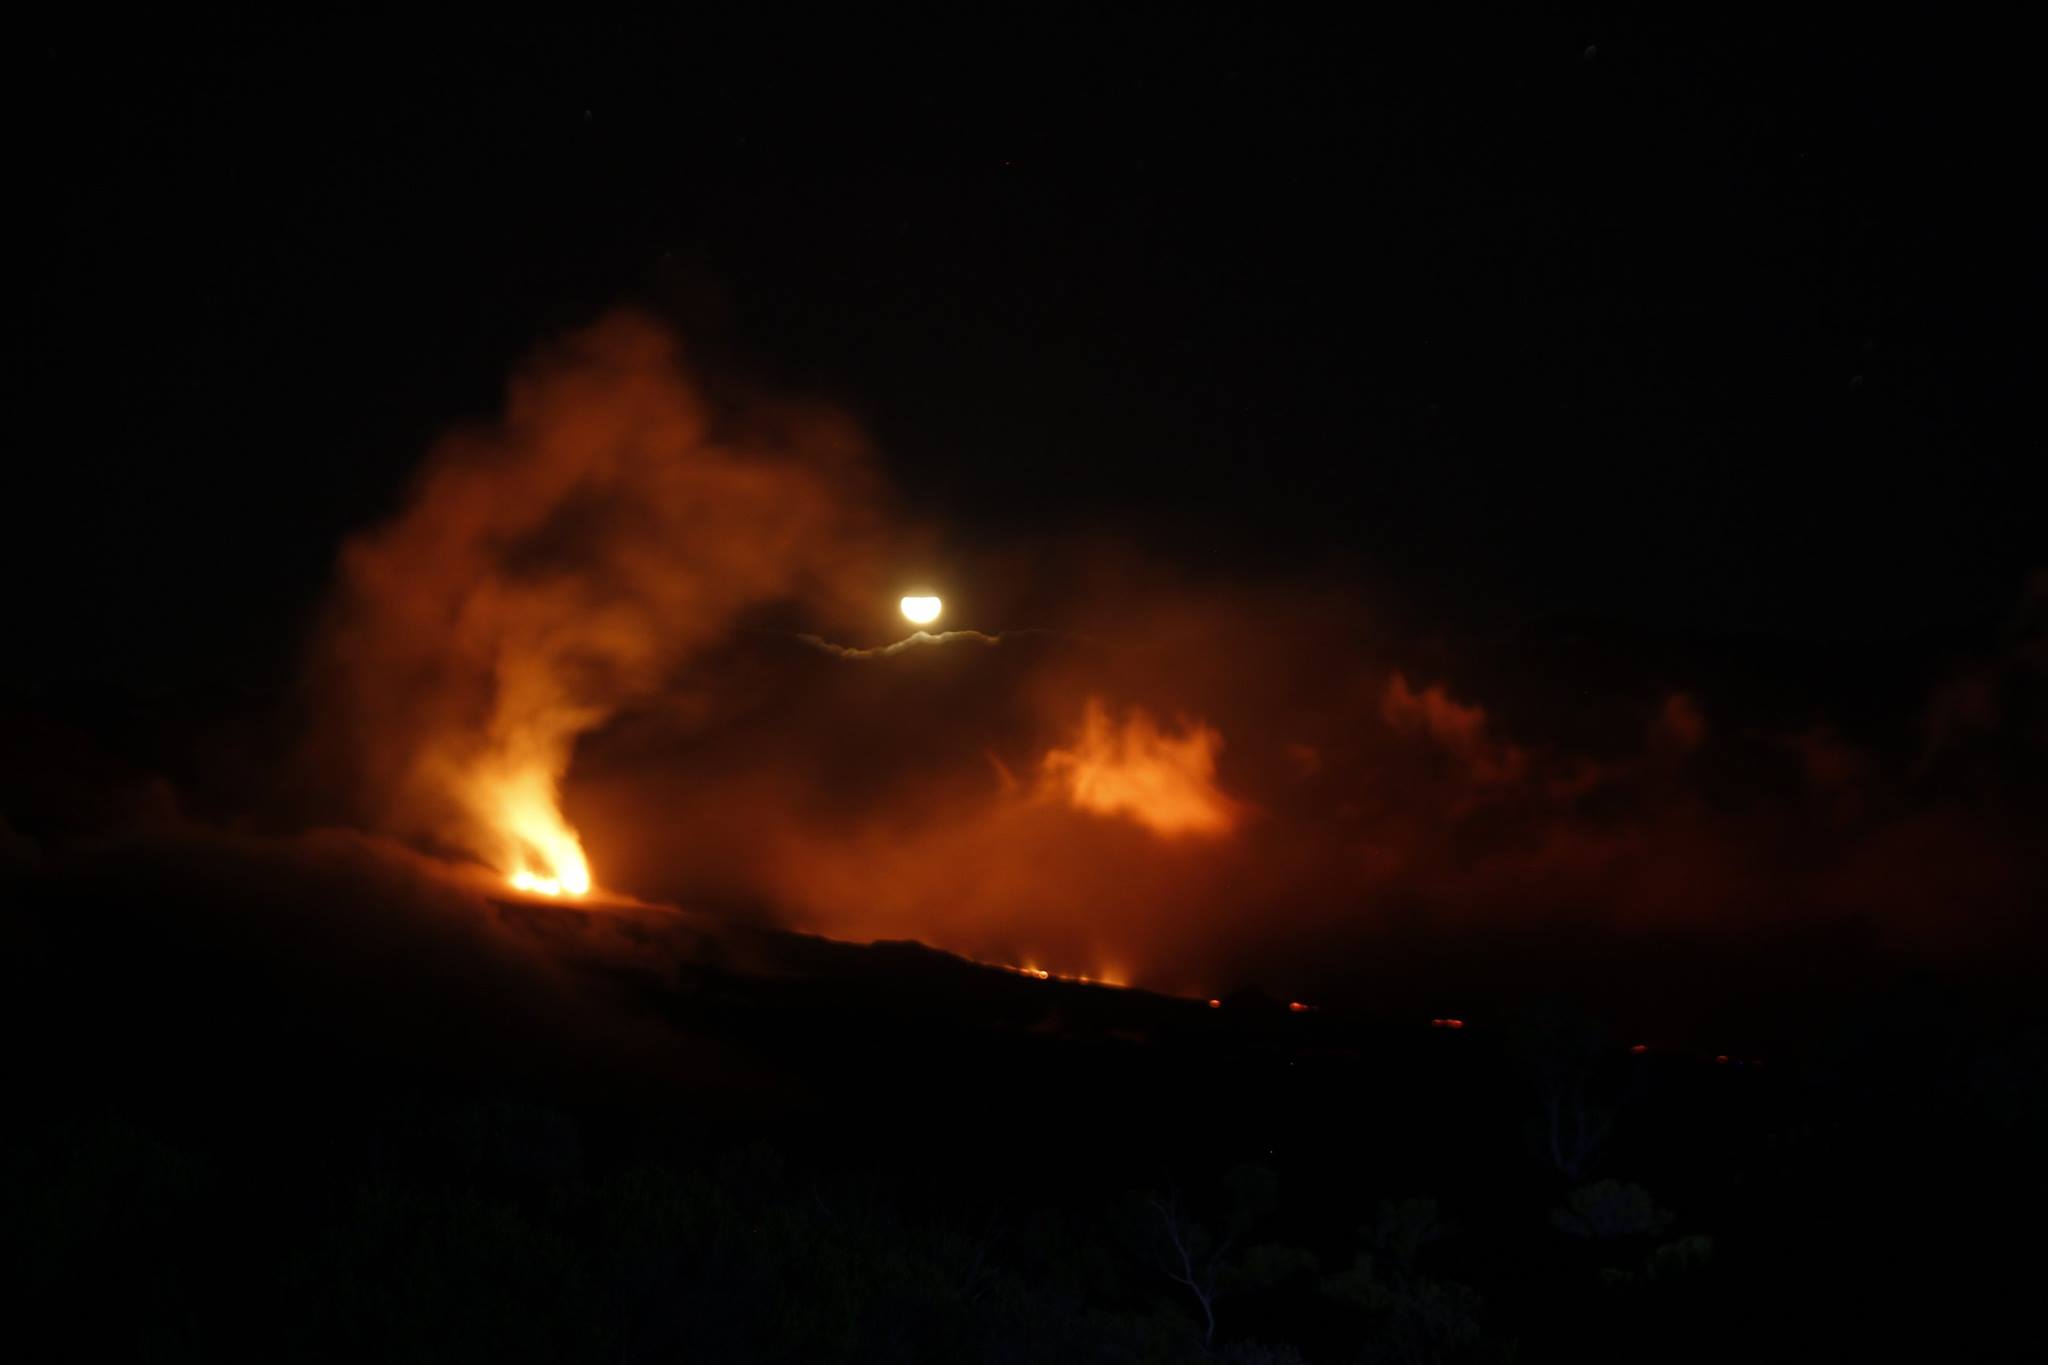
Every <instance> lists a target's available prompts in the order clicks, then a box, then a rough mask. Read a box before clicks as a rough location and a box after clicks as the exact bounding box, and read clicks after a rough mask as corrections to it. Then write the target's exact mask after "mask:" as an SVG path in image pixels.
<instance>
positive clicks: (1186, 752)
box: [1044, 697, 1238, 838]
mask: <svg viewBox="0 0 2048 1365" xmlns="http://www.w3.org/2000/svg"><path fill="white" fill-rule="evenodd" d="M1222 747H1223V736H1222V735H1221V734H1219V733H1218V732H1217V731H1215V730H1213V729H1211V728H1210V727H1209V726H1207V725H1204V724H1201V723H1200V722H1195V723H1192V724H1190V725H1188V726H1187V727H1186V728H1185V730H1184V731H1183V733H1181V734H1173V733H1170V732H1169V731H1167V730H1165V729H1162V728H1161V727H1160V725H1159V723H1158V722H1157V721H1156V720H1154V719H1153V718H1152V715H1151V713H1150V712H1148V711H1146V710H1145V709H1144V708H1143V707H1137V706H1134V707H1132V708H1131V710H1130V713H1129V714H1128V715H1127V716H1126V717H1125V719H1124V721H1123V723H1122V724H1121V725H1119V724H1118V723H1117V722H1116V721H1114V720H1113V719H1111V717H1110V713H1109V708H1108V707H1107V706H1106V705H1104V704H1103V702H1102V699H1101V698H1099V697H1091V698H1089V700H1088V704H1087V706H1086V707H1084V708H1083V710H1082V713H1081V733H1080V734H1079V735H1078V736H1077V737H1076V738H1075V741H1074V743H1073V744H1072V745H1071V746H1068V747H1066V748H1058V749H1054V750H1052V751H1051V752H1050V753H1048V754H1046V756H1045V762H1044V769H1045V774H1046V776H1047V777H1048V778H1049V779H1050V780H1051V781H1052V782H1053V783H1055V784H1056V785H1057V786H1059V787H1062V788H1064V789H1065V793H1066V797H1067V800H1068V801H1069V802H1070V803H1071V804H1072V805H1073V807H1074V808H1075V809H1076V810H1084V811H1088V812H1089V813H1091V814H1094V815H1104V816H1121V817H1124V818H1125V819H1130V820H1135V821H1137V822H1138V823H1139V824H1141V825H1144V826H1145V827H1146V828H1147V829H1150V830H1151V831H1152V832H1153V833H1155V834H1160V835H1164V836H1166V837H1167V838H1176V837H1179V836H1182V835H1204V836H1209V837H1214V836H1216V835H1220V834H1227V833H1229V832H1230V830H1231V829H1232V828H1233V827H1234V826H1235V825H1236V824H1237V816H1238V808H1237V806H1236V803H1234V802H1233V801H1231V799H1230V798H1229V797H1227V796H1225V795H1224V794H1223V791H1222V789H1221V788H1219V787H1218V786H1217V785H1216V754H1217V751H1218V750H1220V749H1221V748H1222Z"/></svg>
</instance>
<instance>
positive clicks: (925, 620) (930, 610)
mask: <svg viewBox="0 0 2048 1365" xmlns="http://www.w3.org/2000/svg"><path fill="white" fill-rule="evenodd" d="M941 605H942V604H941V603H940V601H939V599H938V598H936V597H906V598H904V599H903V614H904V616H905V617H907V618H908V619H909V620H910V622H911V624H913V625H919V626H928V625H930V624H931V623H932V622H934V621H936V620H938V619H939V609H940V607H941Z"/></svg>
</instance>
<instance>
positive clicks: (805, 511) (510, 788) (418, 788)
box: [315, 314, 870, 894]
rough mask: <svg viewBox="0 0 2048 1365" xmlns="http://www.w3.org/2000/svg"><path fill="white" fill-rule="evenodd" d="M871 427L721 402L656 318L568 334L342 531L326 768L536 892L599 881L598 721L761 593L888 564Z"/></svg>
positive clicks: (366, 800) (356, 792)
mask: <svg viewBox="0 0 2048 1365" xmlns="http://www.w3.org/2000/svg"><path fill="white" fill-rule="evenodd" d="M866 470H867V464H866V460H865V457H864V453H863V450H862V447H861V444H860V442H859V440H858V438H857V436H856V435H855V433H854V432H853V431H852V430H851V428H850V427H849V426H848V425H847V424H846V423H845V422H843V421H841V420H839V419H837V418H834V417H833V416H831V415H830V414H826V413H819V412H815V411H808V410H800V409H795V408H791V407H788V406H778V407H775V408H773V409H763V408H753V409H746V410H739V411H734V410H728V409H723V408H717V407H714V405H713V404H712V403H710V402H709V401H708V400H707V398H706V397H705V395H704V394H703V392H702V391H701V390H700V389H699V388H698V387H697V386H695V385H694V384H693V383H692V381H691V380H690V379H689V378H688V377H687V376H686V374H685V372H684V370H683V369H682V367H681V365H680V362H679V358H678V355H677V351H676V347H675V344H674V342H673V340H672V339H671V338H670V337H669V336H668V335H667V334H666V333H665V332H664V331H663V330H662V329H661V328H659V327H658V326H656V325H655V324H653V323H652V322H650V321H647V320H645V319H643V318H640V317H637V316H633V315H625V314H622V315H615V316H613V317H610V318H608V319H606V320H604V321H602V322H600V323H598V324H597V325H595V326H593V327H591V328H589V329H588V330H585V331H583V332H581V333H578V334H576V335H574V336H571V337H569V338H568V339H566V340H564V341H562V342H560V343H559V344H557V345H555V346H554V347H552V348H551V349H549V350H548V351H546V352H545V353H544V354H542V355H541V356H540V357H539V358H538V359H537V360H536V361H535V362H534V363H533V364H531V365H530V366H528V367H527V368H526V370H525V371H524V372H523V373H522V374H521V375H519V376H518V377H517V378H516V379H515V380H514V382H513V383H512V385H511V389H510V395H509V399H508V402H507V405H506V410H505V413H504V415H503V417H502V419H500V420H499V421H498V422H496V423H495V424H493V425H491V426H490V427H488V428H486V429H483V430H476V431H470V432H466V433H463V434H460V435H457V436H453V437H450V438H448V439H446V440H444V441H443V442H441V443H440V444H439V445H438V446H437V447H436V448H435V449H434V451H433V452H432V453H431V454H430V456H429V458H428V459H427V461H426V463H425V466H424V468H423V469H422V471H421V473H420V475H419V477H418V479H417V482H416V484H415V486H414V487H413V489H412V490H411V493H410V496H409V497H408V499H407V501H406V505H405V507H404V510H403V511H401V512H400V513H399V514H398V516H397V517H395V518H394V519H393V520H391V521H390V522H388V523H387V524H385V525H383V526H380V527H377V528H375V529H373V530H371V531H369V532H367V533H365V534H362V535H360V536H358V537H356V538H355V539H354V540H352V541H351V542H350V543H349V544H348V545H347V546H346V547H345V548H344V550H343V552H342V555H341V562H340V566H339V575H338V579H339V581H338V583H337V585H336V587H335V590H334V595H333V599H332V602H331V604H330V607H329V612H328V616H327V618H326V621H325V624H324V629H323V630H322V631H321V633H320V635H319V637H318V640H317V643H316V649H315V688H316V691H317V692H318V694H319V699H320V701H321V703H322V706H321V711H322V718H323V722H322V723H323V730H322V733H321V738H320V741H319V743H320V745H321V747H322V748H323V749H325V750H327V752H326V753H325V754H324V755H323V756H324V758H325V759H326V760H327V761H326V763H325V764H324V765H323V766H324V770H325V771H328V772H333V771H336V770H337V769H339V770H340V771H342V772H345V773H347V774H348V775H349V782H348V787H349V794H350V796H351V797H352V799H353V802H354V804H355V807H356V809H355V812H354V813H355V815H356V817H357V818H359V819H362V820H365V821H367V822H368V823H370V824H372V825H374V826H376V827H378V828H381V829H383V830H385V831H386V832H388V833H392V834H395V835H398V836H400V837H403V838H407V839H412V840H416V841H421V842H423V843H425V844H427V845H428V846H434V847H440V848H442V849H444V850H446V851H449V852H455V853H460V854H466V855H469V856H471V857H473V858H475V859H478V860H480V861H482V862H484V863H486V864H488V865H489V866H491V867H493V868H495V869H497V870H498V871H499V872H500V873H502V874H504V875H505V876H506V877H507V878H509V879H511V880H512V881H513V883H514V884H515V885H517V886H520V887H522V888H525V889H529V890H534V891H540V892H545V893H548V894H559V893H561V892H570V893H580V892H583V891H585V890H587V889H589V887H590V884H591V871H590V868H589V866H588V864H587V862H586V861H585V858H584V854H583V849H582V844H581V841H580V840H579V839H578V837H577V834H576V831H575V830H573V829H571V828H570V826H569V824H568V822H567V821H566V820H565V819H564V818H563V815H562V811H561V807H560V804H559V800H558V788H559V784H560V781H561V779H562V776H563V774H564V772H565V770H566V769H567V767H568V764H569V759H570V756H571V751H572V748H573V746H574V745H575V742H576V740H577V738H578V736H580V735H582V734H584V733H585V732H587V731H588V730H590V729H591V728H592V727H593V726H596V725H599V724H601V723H603V722H604V721H605V720H606V719H607V718H608V717H610V716H612V715H613V714H614V713H616V712H617V711H618V710H619V709H620V708H621V707H623V706H627V705H630V704H632V703H634V702H636V701H640V700H644V699H646V698H648V697H650V696H653V695H655V694H656V693H658V692H660V691H661V690H662V689H663V688H664V687H666V686H667V685H669V684H670V683H671V682H672V681H673V679H674V677H675V675H676V674H677V672H678V670H679V668H680V667H681V666H682V665H683V664H684V663H685V662H686V661H687V660H689V659H690V658H691V657H692V655H693V654H695V653H697V652H698V651H700V650H701V649H703V648H704V647H705V646H706V645H708V644H709V643H711V642H712V641H714V640H717V639H719V638H721V637H722V636H723V635H724V634H725V633H726V632H728V631H729V630H730V628H731V627H732V625H733V623H734V621H735V619H736V618H737V617H739V616H740V615H741V614H742V613H744V612H746V611H747V610H749V609H750V608H753V607H756V606H758V605H760V604H763V603H767V602H771V601H776V600H780V599H786V598H790V597H793V596H806V597H823V598H827V599H830V598H832V597H834V596H835V595H837V594H839V593H843V592H845V591H848V590H849V585H850V584H854V583H860V582H862V581H863V579H862V574H863V565H864V564H865V563H866V557H865V555H864V551H863V547H864V545H865V544H866V543H867V535H868V529H869V526H870V518H869V514H868V510H867V509H868V507H869V505H870V499H869V496H868V492H869V479H868V476H867V472H866Z"/></svg>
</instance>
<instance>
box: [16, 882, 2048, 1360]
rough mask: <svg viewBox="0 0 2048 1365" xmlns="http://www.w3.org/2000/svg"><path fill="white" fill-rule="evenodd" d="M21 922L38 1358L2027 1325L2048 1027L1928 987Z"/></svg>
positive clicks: (35, 893)
mask: <svg viewBox="0 0 2048 1365" xmlns="http://www.w3.org/2000/svg"><path fill="white" fill-rule="evenodd" d="M287 867H288V868H289V871H288V872H286V871H281V870H280V869H281V868H287ZM309 869H310V870H309ZM5 887H6V900H5V918H6V934H7V945H8V950H7V962H8V973H9V975H8V981H7V988H8V996H7V998H8V1002H9V1007H10V1012H11V1017H10V1019H9V1034H8V1036H9V1041H10V1047H9V1054H10V1058H11V1061H10V1071H11V1073H12V1074H11V1076H10V1083H9V1090H10V1104H9V1109H10V1111H11V1116H10V1118H9V1119H8V1121H7V1124H6V1129H5V1135H4V1146H0V1170H4V1175H0V1198H4V1201H5V1203H4V1226H5V1229H6V1236H5V1241H6V1248H7V1249H6V1256H7V1279H8V1283H9V1286H10V1288H11V1289H12V1290H13V1292H14V1294H15V1295H16V1296H18V1300H17V1301H18V1302H20V1303H22V1304H23V1305H25V1306H26V1316H25V1317H23V1316H17V1318H16V1328H17V1331H18V1332H19V1333H20V1334H22V1335H23V1336H24V1337H29V1336H33V1337H40V1338H41V1339H42V1340H44V1341H46V1342H48V1343H50V1344H51V1346H52V1348H53V1354H54V1355H57V1356H68V1357H74V1358H84V1357H96V1358H103V1359H122V1360H159V1359H163V1360H186V1359H192V1360H201V1359H204V1360H221V1359H230V1358H241V1357H245V1356H247V1357H261V1358H265V1359H272V1360H301V1359H303V1360H330V1359H332V1360H419V1361H443V1360H468V1359H477V1360H493V1361H528V1360H531V1361H543V1360H563V1361H606V1360H621V1361H653V1360H676V1361H960V1362H968V1361H1017V1362H1026V1361H1062V1362H1080V1361H1097V1360H1099V1361H1201V1360H1229V1361H1241V1362H1250V1361H1268V1362H1282V1361H1296V1360H1305V1361H1317V1362H1322V1361H1359V1360H1373V1361H1438V1360H1443V1361H1462V1360H1471V1361H1506V1360H1573V1361H1586V1360H1623V1359H1626V1360H1646V1359H1659V1360H1671V1359H1677V1360H1727V1359H1736V1358H1747V1359H1801V1360H1823V1359H1827V1360H1831V1359H1873V1358H1878V1357H1879V1356H1880V1355H1883V1356H1885V1357H1886V1358H1908V1359H1911V1358H1919V1359H1986V1358H2002V1357H2011V1358H2018V1357H2022V1356H2026V1355H2029V1354H2031V1350H2032V1346H2033V1343H2034V1342H2035V1341H2036V1340H2037V1339H2038V1336H2039V1334H2040V1330H2041V1322H2040V1315H2039V1309H2038V1303H2039V1259H2040V1258H2039V1254H2038V1243H2039V1241H2040V1239H2041V1237H2042V1235H2043V1231H2044V1226H2048V1225H2044V1224H2043V1222H2042V1221H2041V1205H2040V1203H2039V1199H2038V1196H2039V1194H2040V1186H2041V1169H2040V1153H2041V1152H2042V1151H2043V1150H2044V1149H2048V1144H2044V1141H2043V1139H2044V1137H2048V1126H2044V1103H2043V1101H2044V1093H2048V1090H2044V1085H2043V1072H2042V1063H2043V1057H2044V1035H2043V1032H2042V1029H2041V1016H2040V1015H2039V1013H2037V1012H2034V1011H2032V1010H2031V1008H2030V1007H2029V1005H2028V1004H2027V1002H2026V1001H2025V1000H2024V999H2014V998H2012V997H2010V996H2007V995H1993V994H1990V993H1985V992H1977V991H1974V990H1972V989H1971V988H1970V987H1969V984H1968V983H1967V982H1962V981H1956V980H1944V979H1942V978H1940V977H1939V976H1936V975H1927V974H1922V975H1913V974H1897V975H1894V976H1893V977H1891V978H1888V979H1886V980H1881V981H1878V980H1874V981H1872V982H1870V983H1869V985H1868V988H1867V989H1866V990H1864V991H1863V992H1862V993H1860V994H1856V995H1853V996H1845V997H1844V998H1843V999H1842V1000H1841V1001H1840V1002H1839V1006H1838V1008H1835V1009H1832V1010H1830V1011H1823V1012H1821V1013H1822V1015H1823V1016H1824V1017H1825V1019H1826V1022H1825V1023H1824V1024H1822V1025H1819V1026H1815V1027H1811V1028H1809V1029H1807V1030H1806V1031H1805V1032H1803V1033H1802V1034H1800V1035H1798V1036H1786V1037H1782V1038H1779V1039H1775V1040H1772V1041H1770V1042H1769V1044H1768V1045H1767V1046H1766V1047H1765V1048H1764V1049H1763V1050H1761V1051H1760V1052H1759V1055H1756V1056H1747V1055H1727V1056H1725V1057H1724V1056H1722V1055H1719V1054H1712V1053H1709V1052H1707V1051H1702V1050H1697V1049H1696V1048H1695V1047H1694V1046H1691V1045H1687V1044H1680V1043H1670V1044H1664V1043H1660V1044H1657V1045H1652V1046H1647V1047H1645V1048H1644V1050H1641V1051H1634V1050H1631V1049H1632V1047H1633V1045H1634V1043H1635V1041H1636V1040H1635V1039H1632V1038H1630V1037H1628V1036H1627V1035H1619V1034H1616V1033H1613V1032H1611V1031H1608V1030H1607V1029H1606V1027H1605V1026H1604V1025H1603V1024H1602V1023H1601V1021H1600V1020H1599V1019H1597V1018H1595V1017H1591V1016H1589V1015H1587V1014H1585V1013H1583V1012H1581V1011H1579V1010H1577V1009H1575V1008H1574V1006H1573V1005H1572V1004H1571V1002H1569V1001H1560V1000H1556V999H1544V998H1542V996H1541V994H1540V992H1532V994H1531V995H1530V996H1529V997H1528V998H1527V999H1523V1000H1517V1001H1513V1002H1503V1003H1502V1004H1501V1006H1500V1007H1499V1008H1498V1009H1497V1010H1494V1011H1493V1012H1492V1013H1491V1014H1480V1013H1475V1014H1474V1015H1473V1016H1472V1017H1470V1018H1464V1019H1461V1020H1460V1021H1459V1025H1460V1026H1458V1027H1451V1026H1449V1025H1448V1024H1435V1025H1433V1024H1432V1021H1431V1020H1430V1019H1428V1018H1424V1017H1410V1016H1409V1015H1407V1014H1406V1013H1402V1014H1401V1015H1399V1016H1398V1017H1394V1016H1383V1015H1380V1014H1376V1013H1375V1012H1373V1011H1372V1010H1371V1009H1369V1008H1363V1007H1357V1006H1353V1007H1350V1008H1342V1007H1339V1006H1337V1005H1335V1004H1326V1005H1324V1006H1322V1007H1319V1008H1314V1009H1307V1010H1295V1009H1290V1008H1289V1005H1288V1003H1287V1002H1285V1001H1281V1000H1273V999H1268V998H1267V997H1265V996H1264V995H1261V994H1259V993H1257V992H1256V991H1250V990H1247V991H1244V992H1241V993H1239V994H1237V995H1234V996H1232V997H1230V998H1228V999H1225V1000H1223V1001H1222V1002H1220V1003H1219V1004H1217V1005H1214V1006H1212V1005H1210V1004H1209V1003H1208V1002H1206V1001H1190V1000H1181V999H1173V998H1167V997H1162V996H1157V995H1151V994H1147V993H1143V992H1138V991H1127V990H1118V989H1113V988H1107V987H1100V986H1090V985H1083V984H1079V983H1071V982H1063V981H1059V980H1056V979H1055V980H1038V979H1035V978H1033V977H1030V976H1026V975H1022V974H1019V973H1016V972H1011V971H1004V970H1001V969H996V968H990V967H984V966H980V965H977V964H973V963H968V962H964V961H962V960H960V959H957V958H953V957H949V956H946V955H944V954H939V953H935V952H932V951H929V950H927V949H923V948H920V947H917V946H915V945H903V944H881V945H875V946H873V947H864V948H863V947H849V946H845V945H837V944H831V943H827V942H824V941H821V940H815V939H804V938H800V937H795V936H786V935H777V934H773V933H770V932H766V931H761V930H746V929H739V928H734V927H731V926H729V925H722V924H720V923H719V922H718V921H715V920H710V919H701V918H695V917H690V916H685V915H681V914H678V913H674V912H655V911H646V910H631V911H629V910H616V909H615V910H608V911H601V912H594V913H586V912H580V911H575V910H567V909H562V908H557V907H552V906H529V905H522V904H518V903H511V902H499V901H494V900H491V899H489V898H487V897H483V896H478V895H475V894H472V893H448V892H443V891H439V890H422V889H421V887H420V886H419V885H418V884H416V883H413V882H411V881H409V880H407V878H406V877H405V876H401V875H398V874H394V873H391V872H390V871H389V870H388V869H385V868H383V867H382V866H381V865H380V864H379V863H378V861H377V859H376V858H374V857H369V856H367V855H364V854H363V853H362V852H361V851H360V850H346V849H344V850H342V851H341V852H338V853H337V852H335V851H334V850H331V849H330V850H327V851H326V852H325V853H322V852H320V851H318V850H316V851H315V852H314V853H313V854H310V855H307V854H305V853H304V851H303V850H301V851H299V852H297V853H294V854H293V855H292V856H291V857H290V858H287V859H282V860H278V859H272V858H271V857H270V856H269V855H267V854H264V853H261V852H260V851H259V852H250V851H249V850H246V849H245V850H240V851H236V852H233V853H231V854H218V853H211V854H208V855H207V856H205V857H202V858H194V857H191V856H189V855H188V854H186V853H183V852H176V853H173V852H166V851H165V850H163V849H156V850H145V851H143V852H140V853H138V852H136V851H134V850H128V851H125V852H122V853H119V854H118V855H117V854H114V853H108V854H107V855H105V856H103V857H99V858H96V859H83V860H71V861H69V862H67V863H65V864H64V865H62V866H56V865H41V866H39V865H35V864H30V865H27V866H25V867H21V866H18V867H16V868H15V869H14V870H13V871H11V872H7V873H6V874H5ZM333 906H340V907H342V910H341V911H340V912H337V913H330V909H329V908H324V907H333ZM423 924H424V925H428V926H431V927H430V928H425V929H423V928H422V927H421V926H422V925H423ZM309 926H310V927H309ZM46 1332H47V1333H51V1334H52V1335H47V1336H46V1335H44V1333H46ZM1901 1351H1903V1352H1906V1353H1907V1354H1906V1355H1905V1356H1903V1357H1901V1356H1900V1355H1898V1354H1897V1353H1898V1352H1901Z"/></svg>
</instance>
